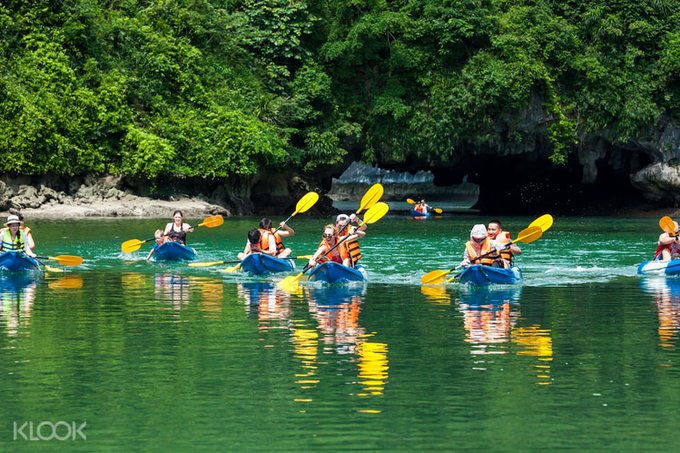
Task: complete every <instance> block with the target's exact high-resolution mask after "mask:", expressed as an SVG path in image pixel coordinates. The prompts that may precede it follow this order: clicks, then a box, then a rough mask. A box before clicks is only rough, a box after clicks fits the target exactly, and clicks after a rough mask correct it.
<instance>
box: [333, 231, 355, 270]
mask: <svg viewBox="0 0 680 453" xmlns="http://www.w3.org/2000/svg"><path fill="white" fill-rule="evenodd" d="M356 230H357V229H356V227H347V228H345V229H344V230H343V232H342V233H338V241H340V240H342V238H344V237H345V236H349V235H350V234H354V232H355V231H356ZM342 244H343V245H341V246H340V247H342V248H344V249H346V251H347V253H348V254H349V257H350V258H352V266H354V265H355V264H356V263H357V261H359V260H360V259H361V249H360V248H359V242H358V241H357V240H356V239H354V240H352V241H345V242H343V243H342ZM340 247H338V248H340Z"/></svg>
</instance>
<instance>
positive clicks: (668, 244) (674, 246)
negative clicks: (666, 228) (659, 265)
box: [654, 221, 680, 261]
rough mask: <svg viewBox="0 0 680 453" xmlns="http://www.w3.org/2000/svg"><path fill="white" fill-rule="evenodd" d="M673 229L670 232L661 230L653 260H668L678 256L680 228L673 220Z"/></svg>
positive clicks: (679, 250)
mask: <svg viewBox="0 0 680 453" xmlns="http://www.w3.org/2000/svg"><path fill="white" fill-rule="evenodd" d="M673 226H674V227H675V229H674V230H673V232H671V233H667V232H663V233H661V235H660V236H659V242H658V243H657V247H656V255H655V256H654V259H655V260H660V261H668V260H675V259H678V258H680V228H679V227H678V222H675V221H674V222H673Z"/></svg>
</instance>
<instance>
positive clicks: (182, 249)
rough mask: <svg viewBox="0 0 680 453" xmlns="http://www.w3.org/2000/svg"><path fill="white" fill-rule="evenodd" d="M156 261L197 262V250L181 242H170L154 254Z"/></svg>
mask: <svg viewBox="0 0 680 453" xmlns="http://www.w3.org/2000/svg"><path fill="white" fill-rule="evenodd" d="M153 258H154V259H155V260H156V261H178V260H187V261H189V260H195V259H196V250H194V249H193V248H191V247H187V246H186V245H183V244H180V243H179V242H174V241H168V242H164V243H162V244H161V245H160V246H159V247H158V248H157V249H156V251H155V252H154V254H153Z"/></svg>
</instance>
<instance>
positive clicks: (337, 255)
mask: <svg viewBox="0 0 680 453" xmlns="http://www.w3.org/2000/svg"><path fill="white" fill-rule="evenodd" d="M319 247H323V248H324V253H323V255H321V256H324V257H326V258H327V259H329V260H330V261H335V262H336V263H340V264H342V262H343V261H344V260H345V258H347V257H348V256H349V255H348V253H347V249H346V248H345V247H343V246H339V247H336V248H335V250H333V251H332V252H331V251H330V250H331V248H332V246H330V245H328V242H326V240H325V239H324V240H322V241H321V243H320V244H319Z"/></svg>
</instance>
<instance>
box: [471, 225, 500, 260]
mask: <svg viewBox="0 0 680 453" xmlns="http://www.w3.org/2000/svg"><path fill="white" fill-rule="evenodd" d="M472 264H483V265H485V266H493V267H503V263H502V261H501V258H500V256H499V254H498V252H497V251H496V248H495V246H493V245H492V244H491V239H489V236H488V233H487V229H486V227H485V226H484V224H481V223H479V224H477V225H475V226H473V227H472V230H471V231H470V240H469V241H467V242H466V243H465V252H464V253H463V261H461V263H460V266H461V267H467V266H470V265H472Z"/></svg>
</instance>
